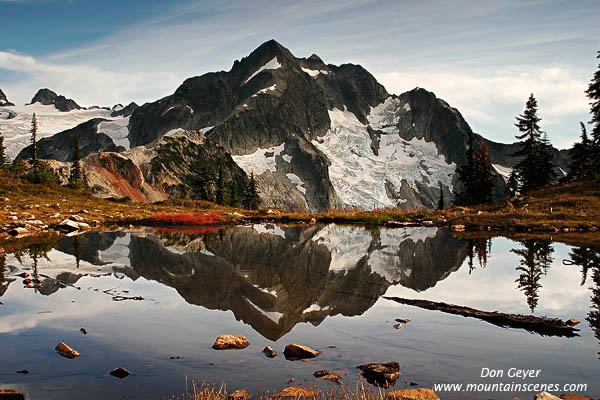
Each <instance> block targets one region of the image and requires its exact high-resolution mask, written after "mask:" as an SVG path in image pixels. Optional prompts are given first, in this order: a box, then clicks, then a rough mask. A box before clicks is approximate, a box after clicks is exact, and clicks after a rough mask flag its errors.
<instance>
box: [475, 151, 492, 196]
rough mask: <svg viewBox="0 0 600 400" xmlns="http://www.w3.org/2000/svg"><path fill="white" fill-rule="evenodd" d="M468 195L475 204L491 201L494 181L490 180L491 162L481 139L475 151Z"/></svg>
mask: <svg viewBox="0 0 600 400" xmlns="http://www.w3.org/2000/svg"><path fill="white" fill-rule="evenodd" d="M471 188H472V189H471V190H472V191H473V192H472V193H471V195H470V197H471V198H472V199H474V201H475V203H476V204H483V203H489V202H491V201H492V192H493V191H494V183H493V180H492V163H491V162H490V156H489V154H488V150H487V144H486V143H485V141H482V142H481V143H480V144H479V147H478V148H477V153H475V161H474V169H473V177H472V182H471Z"/></svg>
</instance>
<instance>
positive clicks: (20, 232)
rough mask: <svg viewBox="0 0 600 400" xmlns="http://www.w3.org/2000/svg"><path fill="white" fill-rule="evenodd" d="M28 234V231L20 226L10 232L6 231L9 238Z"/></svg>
mask: <svg viewBox="0 0 600 400" xmlns="http://www.w3.org/2000/svg"><path fill="white" fill-rule="evenodd" d="M28 233H29V230H28V229H25V228H22V227H20V226H18V227H16V228H13V229H11V230H10V231H8V234H9V235H11V236H19V235H26V234H28Z"/></svg>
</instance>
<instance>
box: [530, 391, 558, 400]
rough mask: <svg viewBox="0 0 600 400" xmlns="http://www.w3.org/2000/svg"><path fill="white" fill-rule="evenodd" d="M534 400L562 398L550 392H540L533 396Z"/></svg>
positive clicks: (556, 399)
mask: <svg viewBox="0 0 600 400" xmlns="http://www.w3.org/2000/svg"><path fill="white" fill-rule="evenodd" d="M533 400H560V397H556V396H555V395H553V394H550V393H548V392H540V393H538V394H536V395H535V396H533Z"/></svg>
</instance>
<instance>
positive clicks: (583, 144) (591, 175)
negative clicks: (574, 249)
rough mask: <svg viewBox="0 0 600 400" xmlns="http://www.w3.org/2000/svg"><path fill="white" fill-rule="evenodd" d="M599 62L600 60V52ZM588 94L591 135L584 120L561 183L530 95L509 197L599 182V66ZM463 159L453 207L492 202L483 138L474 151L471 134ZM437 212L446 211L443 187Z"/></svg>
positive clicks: (521, 120) (519, 122)
mask: <svg viewBox="0 0 600 400" xmlns="http://www.w3.org/2000/svg"><path fill="white" fill-rule="evenodd" d="M597 58H599V59H600V51H599V52H598V54H597ZM585 93H586V95H587V97H588V98H589V99H590V114H591V120H590V121H589V123H590V124H591V125H592V131H591V137H588V135H587V129H586V125H585V124H584V123H583V122H580V123H579V126H580V131H581V134H580V140H579V141H578V142H576V143H575V144H573V147H572V148H571V149H570V150H569V153H570V156H571V162H570V164H569V167H568V172H567V174H566V176H565V177H562V178H561V179H558V173H557V168H558V167H557V166H556V165H555V163H554V157H553V152H552V144H551V143H550V139H549V138H548V135H547V133H546V132H544V131H542V129H541V127H540V122H541V118H540V117H539V115H538V104H537V100H536V98H535V96H534V95H533V93H532V94H531V95H530V96H529V98H528V99H527V102H526V103H525V110H524V111H523V113H522V114H520V115H519V116H518V117H516V120H517V121H516V123H515V126H516V128H517V130H518V131H519V133H518V134H517V135H516V138H517V139H518V144H519V150H518V151H517V152H515V153H513V154H511V156H513V157H516V158H518V159H519V161H518V162H517V164H516V165H514V167H513V169H512V171H511V173H510V175H509V176H508V179H507V181H506V185H507V188H508V192H509V195H510V196H511V197H512V196H516V195H518V194H519V193H525V192H529V191H531V190H535V189H538V188H540V187H543V186H546V185H549V184H555V183H566V182H570V181H574V180H586V179H594V180H598V179H600V65H598V70H597V71H596V72H595V73H594V75H593V77H592V79H591V82H590V84H589V85H588V88H587V90H586V91H585ZM465 158H466V160H465V164H464V165H463V166H461V167H459V168H457V170H456V172H457V174H458V180H459V182H460V184H461V186H462V191H460V192H458V193H455V204H457V205H474V204H483V203H489V202H491V201H492V194H493V191H494V184H493V177H492V164H491V161H490V157H489V153H488V149H487V145H486V143H485V141H483V140H482V141H481V142H480V143H479V144H478V145H477V147H476V146H475V144H474V138H473V135H472V134H470V135H469V138H468V144H467V151H466V154H465ZM438 208H439V209H443V208H444V204H443V192H442V190H441V188H440V201H439V203H438Z"/></svg>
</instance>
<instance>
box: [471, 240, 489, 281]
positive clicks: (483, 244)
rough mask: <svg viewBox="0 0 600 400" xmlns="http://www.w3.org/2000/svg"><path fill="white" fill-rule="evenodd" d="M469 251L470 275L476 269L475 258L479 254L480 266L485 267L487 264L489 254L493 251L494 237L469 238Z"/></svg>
mask: <svg viewBox="0 0 600 400" xmlns="http://www.w3.org/2000/svg"><path fill="white" fill-rule="evenodd" d="M468 243H469V251H468V262H467V266H468V267H469V275H470V274H471V273H472V272H473V271H474V270H475V263H474V259H475V256H477V261H478V263H479V267H480V268H485V267H486V265H487V258H488V254H490V253H491V252H492V239H491V238H474V239H473V238H472V239H469V240H468Z"/></svg>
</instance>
